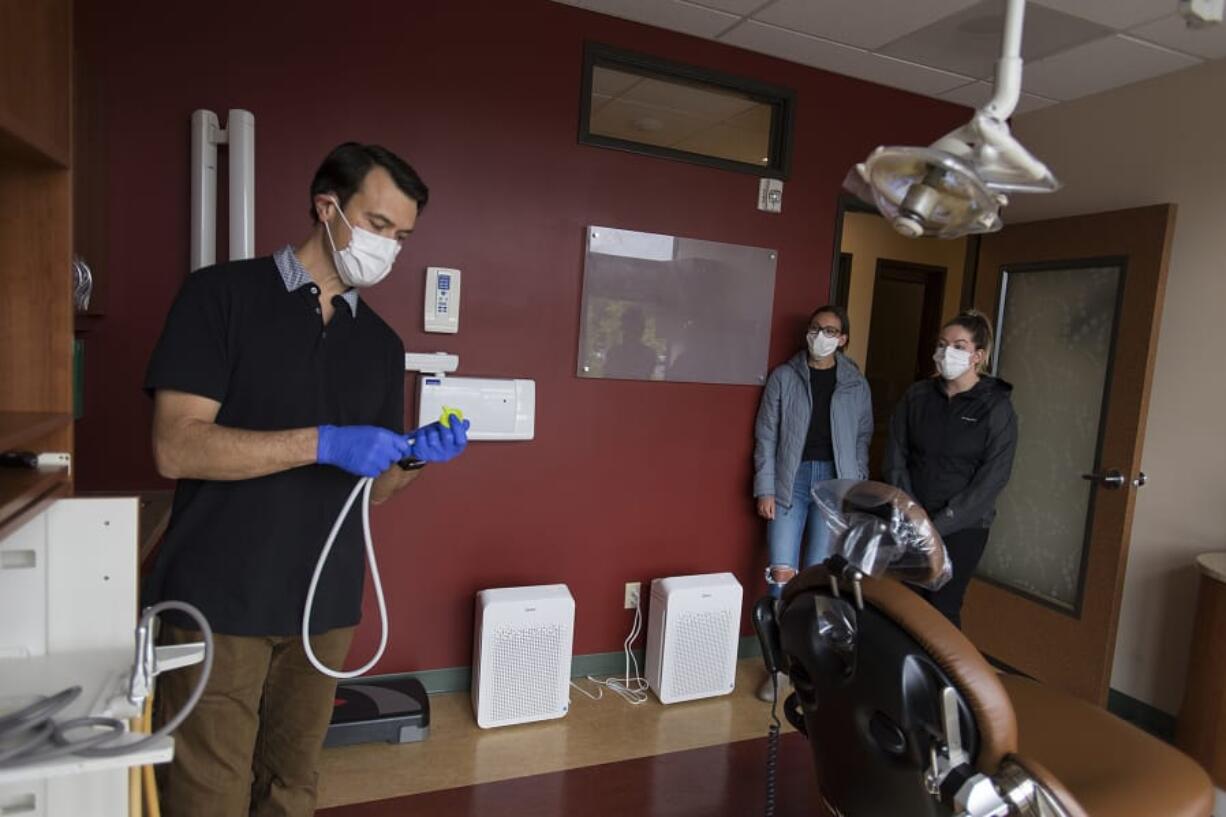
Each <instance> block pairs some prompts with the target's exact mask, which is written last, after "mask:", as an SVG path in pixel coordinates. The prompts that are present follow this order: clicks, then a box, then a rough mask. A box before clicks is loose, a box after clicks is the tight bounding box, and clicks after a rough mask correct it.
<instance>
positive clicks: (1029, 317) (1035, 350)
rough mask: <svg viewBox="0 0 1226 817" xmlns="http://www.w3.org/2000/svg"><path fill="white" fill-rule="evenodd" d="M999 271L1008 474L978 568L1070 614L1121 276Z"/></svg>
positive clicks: (1063, 270)
mask: <svg viewBox="0 0 1226 817" xmlns="http://www.w3.org/2000/svg"><path fill="white" fill-rule="evenodd" d="M1099 264H1100V265H1098V266H1092V267H1076V266H1070V265H1061V266H1046V267H1031V268H1025V267H1021V268H1013V269H1006V270H1005V271H1004V273H1003V277H1002V281H1001V292H1000V314H999V316H998V318H997V327H998V333H999V343H998V345H997V349H996V353H995V368H996V374H997V375H998V376H999V377H1001V378H1003V379H1004V380H1006V381H1008V382H1010V383H1012V384H1013V387H1014V390H1013V405H1014V408H1015V409H1016V410H1017V415H1018V446H1017V454H1016V457H1015V459H1014V463H1013V476H1012V478H1011V479H1010V480H1009V485H1008V487H1006V488H1005V491H1004V493H1003V495H1002V496H1001V498H1000V500H999V502H998V503H997V511H998V516H997V519H996V522H995V523H994V524H993V525H992V534H991V538H990V539H989V541H988V548H987V551H986V553H985V554H984V558H983V561H982V562H981V563H980V566H979V576H980V577H981V578H986V579H989V580H991V581H994V582H997V583H999V584H1002V585H1004V586H1006V587H1008V588H1010V589H1012V590H1016V591H1020V592H1022V593H1025V594H1027V595H1031V596H1035V597H1037V599H1038V600H1041V601H1043V602H1046V603H1048V604H1050V605H1053V606H1056V607H1058V608H1060V609H1063V610H1067V611H1070V612H1073V611H1076V610H1077V609H1078V607H1079V605H1080V598H1081V588H1082V586H1083V575H1084V568H1085V559H1084V555H1085V553H1086V542H1087V540H1088V537H1089V531H1090V524H1089V523H1090V519H1091V513H1092V511H1093V505H1092V503H1093V497H1094V485H1093V483H1091V482H1089V481H1087V480H1085V479H1083V478H1082V475H1083V474H1088V473H1091V472H1094V471H1096V470H1097V468H1098V465H1099V450H1100V440H1101V437H1102V418H1103V408H1104V401H1105V397H1106V393H1105V392H1106V384H1107V382H1108V376H1109V373H1110V368H1111V360H1112V349H1113V346H1114V342H1113V340H1114V337H1115V323H1116V315H1117V312H1118V304H1119V299H1120V290H1121V286H1122V283H1123V270H1122V267H1121V266H1119V265H1116V266H1106V265H1101V262H1099Z"/></svg>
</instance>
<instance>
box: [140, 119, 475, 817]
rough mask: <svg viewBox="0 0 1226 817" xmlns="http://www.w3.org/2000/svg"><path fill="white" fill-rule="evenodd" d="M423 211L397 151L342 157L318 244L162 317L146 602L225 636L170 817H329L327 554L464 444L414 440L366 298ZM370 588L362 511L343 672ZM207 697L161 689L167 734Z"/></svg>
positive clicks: (181, 760) (334, 563) (195, 288)
mask: <svg viewBox="0 0 1226 817" xmlns="http://www.w3.org/2000/svg"><path fill="white" fill-rule="evenodd" d="M427 197H428V190H427V188H426V186H425V184H424V183H423V182H422V180H421V179H420V178H419V177H418V176H417V174H416V173H415V172H414V171H413V169H412V168H411V167H409V165H408V164H406V163H405V162H404V161H403V160H402V159H400V158H399V157H397V156H395V155H394V154H392V153H391V152H389V151H387V150H385V149H383V148H380V147H378V146H375V145H359V144H356V143H352V142H351V143H347V144H344V145H341V146H340V147H338V148H336V149H335V150H334V151H332V153H331V154H329V155H328V157H327V158H326V159H325V160H324V162H323V164H322V165H321V166H320V168H319V170H318V172H317V173H316V175H315V179H314V181H313V182H312V183H311V216H312V218H313V219H314V222H315V226H314V229H313V232H312V233H311V235H310V237H309V238H307V240H306V241H305V242H303V243H302V244H300V245H299V246H297V247H293V246H286V247H284V248H283V249H281V250H279V251H277V252H276V253H275V254H274V255H272V256H271V257H264V258H256V259H252V260H248V261H237V262H231V263H228V264H218V265H216V266H214V267H209V268H207V269H202V270H199V271H197V272H195V273H193V274H192V275H190V276H189V277H188V279H187V282H186V283H185V284H184V285H183V289H182V291H181V292H180V293H179V296H178V298H177V299H176V301H175V303H174V306H173V307H172V308H171V311H170V314H169V316H168V317H167V319H166V325H165V328H164V329H163V332H162V336H161V339H160V340H159V341H158V345H157V348H156V349H155V350H154V353H153V358H152V360H151V361H150V364H149V372H148V375H147V378H146V382H145V387H146V389H147V390H148V391H149V392H150V393H152V394H153V395H154V401H155V402H154V421H153V451H154V457H155V459H156V461H157V467H158V471H159V472H160V473H161V474H162V475H163V476H166V477H170V478H173V479H177V480H178V486H177V489H176V491H175V501H174V510H173V513H172V516H171V521H170V526H169V528H168V530H167V532H166V537H165V540H164V541H163V543H162V547H161V549H160V552H159V554H158V558H157V562H156V563H155V565H154V567H153V570H152V572H151V574H150V576H149V579H148V584H147V586H146V596H147V600H148V601H156V600H159V599H164V598H165V599H180V600H183V601H188V602H191V603H192V604H194V605H196V606H197V607H199V608H200V609H201V611H203V612H204V614H205V616H206V617H207V618H208V620H209V622H210V624H211V625H212V628H213V630H214V632H215V633H216V638H215V654H214V664H213V671H212V675H211V676H210V678H209V683H208V688H207V690H206V692H205V695H204V697H203V698H202V699H201V701H200V703H199V704H198V705H197V707H196V709H195V710H194V711H193V713H192V715H191V716H190V717H189V718H188V720H187V721H186V722H185V723H184V724H183V725H182V726H181V727H180V729H179V730H178V731H177V733H176V735H175V738H176V746H175V759H174V762H173V764H172V765H171V768H170V769H169V771H168V773H167V775H166V781H165V783H166V785H165V787H164V789H163V791H164V795H163V798H164V802H165V805H164V808H163V811H164V812H165V813H166V814H168V815H186V816H187V817H197V815H219V816H221V815H224V816H225V817H237V816H238V815H246V814H248V813H250V814H252V815H274V814H275V815H309V814H312V813H313V812H314V808H315V798H316V778H317V775H316V772H315V766H316V762H317V760H318V756H319V751H320V748H321V745H322V741H323V735H324V731H325V730H326V729H327V725H328V722H329V720H330V716H331V712H332V701H333V696H334V694H335V681H334V680H333V679H332V678H329V677H327V676H325V675H322V674H320V673H319V672H317V671H316V670H315V669H314V668H313V667H312V666H311V665H310V664H309V663H308V661H307V659H306V656H305V653H304V651H303V644H302V638H301V617H302V612H303V606H304V603H305V599H306V593H307V587H308V585H309V583H310V579H311V574H312V571H313V569H314V565H315V561H316V559H317V558H318V557H319V552H320V549H321V547H322V545H323V542H324V539H325V537H326V536H327V534H328V531H329V529H330V528H331V526H332V524H333V522H334V520H335V517H336V514H337V512H338V511H339V510H340V508H341V506H342V504H343V503H344V501H345V498H346V497H347V495H348V494H349V492H350V490H352V488H353V486H354V483H355V479H357V478H359V477H372V478H374V484H373V486H372V489H371V498H372V501H374V502H382V501H384V500H386V499H387V498H388V497H390V496H391V495H392V494H394V493H396V492H397V491H399V490H400V489H401V488H403V487H405V486H406V485H408V484H409V483H410V482H411V481H413V479H414V478H415V477H416V476H417V475H418V474H419V473H420V470H419V469H420V467H421V466H423V465H424V464H425V463H426V462H431V461H445V460H448V459H451V458H452V457H454V456H456V455H457V454H459V453H460V452H461V451H462V450H463V449H464V446H465V444H466V442H467V440H466V434H465V432H466V431H467V423H460V422H456V421H453V422H452V423H451V426H450V427H445V426H443V425H441V424H439V423H433V424H431V425H429V426H426V427H424V428H422V429H419V430H417V431H416V432H414V433H413V434H412V435H410V436H408V437H406V435H405V434H404V346H403V344H402V343H401V341H400V339H399V338H398V337H397V335H396V333H395V332H394V331H392V329H391V328H390V327H389V326H388V325H387V324H386V323H384V322H383V320H382V319H381V318H380V317H379V316H378V315H377V314H375V312H374V311H373V310H372V309H371V308H370V307H369V306H368V305H367V304H366V302H365V301H363V300H362V299H361V298H359V296H358V290H359V289H360V288H361V287H366V286H371V285H373V284H375V283H378V281H380V280H381V279H382V278H383V277H384V276H386V275H387V273H388V272H389V271H390V269H391V266H392V263H393V262H394V260H395V258H396V255H397V253H398V252H399V250H400V243H401V242H402V241H404V240H405V239H406V238H407V237H408V236H409V234H410V233H411V232H412V231H413V226H414V224H415V222H416V220H417V215H418V213H419V212H420V210H421V208H423V207H425V204H426V200H427ZM397 463H400V466H399V467H397ZM364 572H365V563H364V560H363V536H362V526H361V520H360V519H359V514H358V513H352V514H350V517H349V519H348V520H347V522H346V523H345V525H344V527H343V528H342V529H341V531H340V534H339V535H338V537H337V541H336V546H335V548H334V550H333V553H332V556H331V558H330V559H329V561H328V564H327V568H326V570H325V572H324V574H323V576H322V578H321V580H320V584H319V588H318V590H317V592H316V597H315V606H314V611H313V614H312V621H311V632H312V634H313V636H312V639H311V644H312V647H313V649H314V651H315V653H316V655H317V656H318V657H319V659H320V660H321V661H323V662H324V663H325V664H326V665H328V666H332V667H338V666H340V665H341V662H342V661H343V660H344V658H345V655H346V653H347V651H348V648H349V642H350V639H351V637H352V635H353V630H354V626H355V625H356V624H357V623H358V620H359V619H360V618H361V604H362V582H363V576H364ZM174 623H179V624H182V623H183V622H173V621H172V624H174ZM198 638H199V634H198V633H191V632H188V631H185V630H181V629H178V628H177V627H175V626H169V627H167V628H166V631H165V634H164V640H166V641H168V642H170V643H182V642H186V641H194V640H198ZM194 683H195V675H194V673H193V672H191V671H185V672H179V673H170V674H167V675H165V676H163V678H162V680H161V682H160V683H159V690H158V691H159V701H160V702H161V714H162V716H163V718H168V717H170V715H171V714H172V713H173V712H174V711H177V709H178V708H179V707H180V706H182V704H183V702H184V701H185V699H186V697H187V694H188V693H189V691H190V689H191V687H192V685H193V684H194Z"/></svg>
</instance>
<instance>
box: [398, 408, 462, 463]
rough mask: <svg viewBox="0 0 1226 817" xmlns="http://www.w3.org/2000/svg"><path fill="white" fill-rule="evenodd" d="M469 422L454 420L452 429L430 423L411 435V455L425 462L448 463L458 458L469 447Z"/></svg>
mask: <svg viewBox="0 0 1226 817" xmlns="http://www.w3.org/2000/svg"><path fill="white" fill-rule="evenodd" d="M469 425H470V424H469V422H468V421H467V420H458V419H456V418H454V417H453V418H452V420H451V427H450V428H448V427H447V426H445V425H443V424H442V423H430V425H426V426H422V427H421V428H419V429H417V430H416V431H412V432H410V433H409V439H410V440H412V447H411V450H410V453H411V455H412V456H413V457H415V458H416V459H419V460H422V461H423V462H446V461H447V460H449V459H452V458H454V457H458V456H459V455H460V453H461V452H462V451H463V450H464V448H465V447H466V446H467V445H468V428H469Z"/></svg>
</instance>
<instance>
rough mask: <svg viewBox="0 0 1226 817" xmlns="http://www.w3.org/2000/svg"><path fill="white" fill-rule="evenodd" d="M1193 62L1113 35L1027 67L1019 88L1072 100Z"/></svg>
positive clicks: (1187, 58)
mask: <svg viewBox="0 0 1226 817" xmlns="http://www.w3.org/2000/svg"><path fill="white" fill-rule="evenodd" d="M1197 62H1199V60H1197V59H1195V58H1194V57H1188V56H1186V55H1183V54H1178V53H1176V52H1174V51H1168V50H1167V49H1165V48H1159V47H1157V46H1152V45H1149V44H1148V43H1144V42H1141V41H1140V40H1134V39H1132V38H1130V37H1125V36H1123V35H1116V36H1113V37H1105V38H1103V39H1101V40H1096V41H1095V42H1092V43H1087V44H1086V45H1083V46H1080V47H1078V48H1074V49H1073V50H1072V51H1065V52H1064V53H1062V54H1056V55H1055V56H1052V57H1048V58H1047V59H1045V60H1040V61H1039V62H1036V63H1031V64H1030V65H1027V66H1026V69H1025V74H1024V75H1023V77H1022V87H1023V88H1024V89H1026V90H1027V91H1029V92H1031V93H1034V94H1039V95H1040V96H1045V97H1049V98H1051V99H1059V100H1066V99H1076V98H1077V97H1081V96H1086V95H1088V94H1093V93H1097V92H1099V91H1105V90H1107V89H1108V88H1115V87H1118V86H1121V85H1128V84H1130V83H1133V82H1138V81H1140V80H1143V79H1148V78H1149V77H1156V76H1158V75H1159V74H1165V73H1168V72H1170V71H1177V70H1179V69H1180V68H1187V67H1189V66H1191V65H1195V64H1197Z"/></svg>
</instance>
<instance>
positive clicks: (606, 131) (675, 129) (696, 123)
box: [591, 99, 715, 146]
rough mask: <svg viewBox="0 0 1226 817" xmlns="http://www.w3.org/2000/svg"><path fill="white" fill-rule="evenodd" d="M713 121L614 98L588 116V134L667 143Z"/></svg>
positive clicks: (691, 133)
mask: <svg viewBox="0 0 1226 817" xmlns="http://www.w3.org/2000/svg"><path fill="white" fill-rule="evenodd" d="M713 124H715V123H713V122H711V121H709V120H704V119H701V118H699V117H696V116H692V115H690V114H686V113H681V112H678V111H670V110H666V109H663V108H654V107H649V106H645V105H639V104H636V103H634V102H628V101H627V100H624V99H615V100H613V101H612V102H610V103H609V104H608V105H606V106H604V107H603V108H602V109H601V110H600V111H599V115H597V116H594V117H592V122H591V130H592V133H595V134H599V135H601V136H613V137H616V138H618V139H629V140H631V141H634V142H643V143H645V144H649V145H661V146H668V145H672V144H673V143H675V142H678V141H681V140H682V139H686V138H688V137H690V136H693V135H694V134H695V133H698V132H699V131H700V130H703V129H704V128H709V127H711V126H712V125H713Z"/></svg>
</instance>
